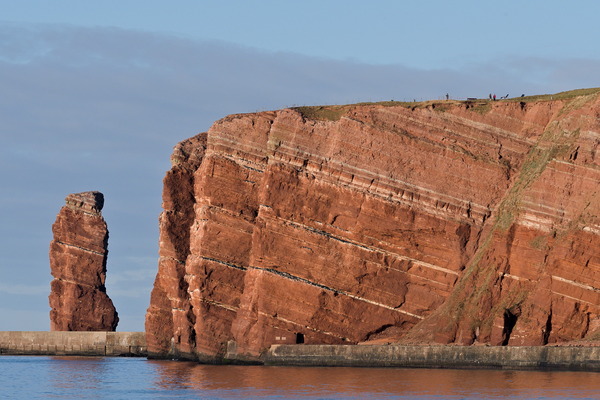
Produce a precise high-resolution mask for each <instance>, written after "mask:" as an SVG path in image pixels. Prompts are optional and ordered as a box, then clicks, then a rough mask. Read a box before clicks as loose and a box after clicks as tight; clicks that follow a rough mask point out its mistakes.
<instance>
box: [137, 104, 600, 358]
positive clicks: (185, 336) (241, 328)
mask: <svg viewBox="0 0 600 400" xmlns="http://www.w3.org/2000/svg"><path fill="white" fill-rule="evenodd" d="M557 97H559V98H560V97H562V98H563V99H559V100H549V99H541V100H538V101H533V100H530V99H522V101H504V102H487V101H481V102H437V103H423V104H421V103H420V104H394V103H391V104H372V105H353V106H339V107H328V108H300V109H296V110H294V109H286V110H281V111H276V112H263V113H256V114H247V115H233V116H229V117H226V118H224V119H222V120H220V121H218V122H216V123H215V124H214V125H213V126H212V127H211V129H210V130H209V131H208V132H207V133H204V134H200V135H198V136H195V137H193V138H191V139H188V140H186V141H184V142H182V143H180V144H179V145H178V146H177V147H176V148H175V151H174V154H173V157H172V164H173V168H172V169H171V171H169V172H168V173H167V176H166V178H165V181H164V192H163V208H164V212H163V213H162V214H161V217H160V233H161V236H160V261H159V269H158V274H157V277H156V282H155V285H154V289H153V291H152V297H151V303H150V307H149V309H148V312H147V316H146V332H147V341H148V346H149V352H150V354H151V355H153V356H159V357H160V356H174V357H181V358H191V359H200V360H204V361H218V360H219V359H220V358H221V357H223V355H224V352H225V346H226V343H227V342H228V341H231V340H233V341H235V342H236V343H237V351H238V353H239V354H243V355H247V356H249V357H256V356H258V355H259V354H260V353H261V352H262V351H263V350H265V349H266V348H267V347H268V346H270V345H271V344H278V343H295V342H305V343H345V344H353V343H360V342H365V341H372V342H374V343H377V342H379V343H380V342H390V341H393V342H397V341H399V342H405V343H424V342H435V343H460V344H474V343H488V344H493V345H501V344H508V345H525V344H529V345H542V344H548V343H561V342H565V341H571V340H578V339H594V338H597V337H598V336H600V316H599V311H600V202H599V197H598V195H597V193H596V192H597V190H598V183H599V182H600V157H597V154H596V153H597V151H598V150H599V149H598V146H599V144H600V97H599V95H598V93H597V92H592V93H591V94H585V95H581V96H568V95H564V96H557Z"/></svg>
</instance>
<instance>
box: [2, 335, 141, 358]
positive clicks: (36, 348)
mask: <svg viewBox="0 0 600 400" xmlns="http://www.w3.org/2000/svg"><path fill="white" fill-rule="evenodd" d="M0 354H2V355H52V356H55V355H56V356H63V355H64V356H115V357H116V356H132V357H146V355H147V350H146V334H145V333H144V332H66V331H52V332H43V331H5V332H0Z"/></svg>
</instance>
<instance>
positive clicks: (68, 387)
mask: <svg viewBox="0 0 600 400" xmlns="http://www.w3.org/2000/svg"><path fill="white" fill-rule="evenodd" d="M0 398H1V399H131V400H135V399H256V398H265V399H600V373H593V372H558V371H553V372H548V371H507V370H457V369H402V368H343V367H331V368H316V367H265V366H216V365H200V364H197V363H190V362H178V361H150V360H146V359H144V358H76V357H22V356H0Z"/></svg>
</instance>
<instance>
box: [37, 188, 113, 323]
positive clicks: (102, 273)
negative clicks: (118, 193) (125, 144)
mask: <svg viewBox="0 0 600 400" xmlns="http://www.w3.org/2000/svg"><path fill="white" fill-rule="evenodd" d="M65 200H66V205H65V206H64V207H63V208H61V210H60V212H59V213H58V216H57V217H56V222H55V223H54V225H52V232H53V234H54V239H53V240H52V242H51V243H50V271H51V273H52V276H53V277H54V279H53V280H52V282H51V292H50V296H49V301H50V307H51V308H52V310H51V311H50V330H52V331H114V330H115V329H116V327H117V323H118V322H119V318H118V316H117V311H116V310H115V307H114V305H113V303H112V301H111V300H110V298H109V297H108V295H107V294H106V288H105V286H104V282H105V278H106V256H107V254H108V249H107V246H108V229H107V227H106V222H105V221H104V218H102V214H101V211H102V207H103V206H104V196H103V195H102V193H100V192H84V193H75V194H70V195H68V196H67V198H66V199H65Z"/></svg>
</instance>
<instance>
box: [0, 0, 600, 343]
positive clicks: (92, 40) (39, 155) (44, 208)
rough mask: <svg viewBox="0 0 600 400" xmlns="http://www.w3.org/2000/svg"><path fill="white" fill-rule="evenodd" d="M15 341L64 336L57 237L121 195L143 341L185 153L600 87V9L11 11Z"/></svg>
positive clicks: (109, 7)
mask: <svg viewBox="0 0 600 400" xmlns="http://www.w3.org/2000/svg"><path fill="white" fill-rule="evenodd" d="M0 7H1V8H0V9H2V13H1V14H0V87H1V88H2V96H0V113H1V117H0V183H1V187H2V190H1V191H0V221H2V224H0V239H1V240H0V330H47V329H48V327H49V320H48V312H49V307H48V300H47V296H48V293H49V289H50V280H51V276H50V272H49V264H48V246H49V243H50V240H51V238H52V237H51V225H52V223H53V222H54V219H55V218H56V214H57V213H58V211H59V209H60V207H62V205H63V204H64V197H65V196H66V195H67V194H69V193H73V192H80V191H85V190H100V191H102V192H103V193H104V194H105V200H106V201H105V208H104V211H103V214H104V217H105V219H106V220H107V223H108V226H109V230H110V239H109V251H110V252H109V258H108V275H107V291H108V294H109V296H111V298H112V299H113V301H114V302H115V305H116V307H117V309H118V311H119V314H120V317H121V322H120V324H119V328H118V330H121V331H125V330H142V329H143V318H144V313H145V310H146V308H147V306H148V303H149V295H150V289H151V286H152V282H153V279H154V275H155V274H156V268H157V252H158V228H157V225H158V223H157V218H158V214H159V213H160V203H161V198H160V197H161V189H162V178H163V176H164V173H165V171H166V170H168V169H169V155H170V153H171V150H172V148H173V146H174V145H175V144H176V143H177V142H179V141H181V140H183V139H185V138H187V137H190V136H192V135H194V134H196V133H198V132H201V131H205V130H207V129H208V128H209V127H210V125H211V123H212V122H213V121H215V120H217V119H219V118H221V117H224V116H225V115H227V114H231V113H240V112H253V111H260V110H266V109H280V108H284V107H288V106H293V105H304V104H341V103H352V102H359V101H379V100H391V99H394V100H413V99H417V100H424V99H436V98H442V97H444V96H445V94H446V93H449V94H450V95H451V96H452V97H453V98H466V97H477V96H478V97H486V96H487V95H488V93H497V94H498V95H499V96H500V95H505V94H507V93H509V94H510V95H511V96H518V95H520V94H522V93H525V94H534V93H554V92H559V91H563V90H569V89H577V88H584V87H598V86H600V82H599V80H600V78H599V76H600V73H599V72H600V54H599V53H598V51H597V43H598V41H599V39H600V28H599V27H598V24H597V16H598V15H600V2H597V1H592V0H589V1H573V2H569V3H568V5H567V3H566V2H564V1H548V0H545V1H541V0H528V1H510V0H509V1H502V2H484V1H455V2H449V1H440V0H430V1H427V2H416V1H412V2H408V1H406V2H405V1H383V0H381V1H377V0H375V1H373V0H372V1H369V2H366V1H353V0H351V1H348V0H346V1H341V0H331V1H327V0H321V1H312V0H310V1H305V0H304V1H301V2H292V1H282V0H279V1H248V0H246V1H219V2H217V1H201V0H198V1H189V0H178V1H172V2H166V1H131V0H130V1H127V0H121V1H110V0H109V1H107V0H104V1H102V2H83V1H80V0H77V1H75V0H65V1H63V0H53V1H41V0H32V1H28V0H24V1H18V2H17V1H12V0H11V1H6V0H0Z"/></svg>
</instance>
